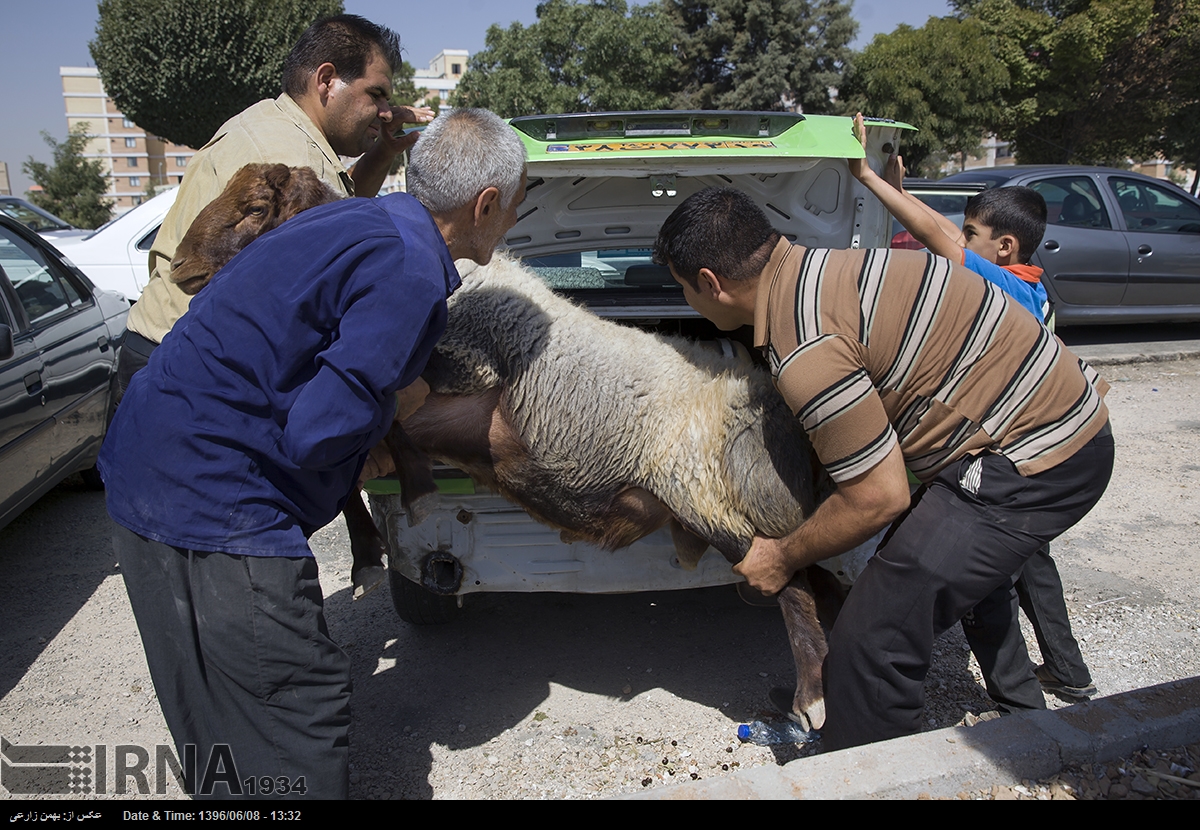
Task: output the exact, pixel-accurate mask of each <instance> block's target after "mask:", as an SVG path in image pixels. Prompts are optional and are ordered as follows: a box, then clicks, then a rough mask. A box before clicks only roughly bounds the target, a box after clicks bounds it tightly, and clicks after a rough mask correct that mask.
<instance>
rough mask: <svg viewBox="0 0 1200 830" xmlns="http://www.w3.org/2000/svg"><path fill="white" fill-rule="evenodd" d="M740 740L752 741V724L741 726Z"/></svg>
mask: <svg viewBox="0 0 1200 830" xmlns="http://www.w3.org/2000/svg"><path fill="white" fill-rule="evenodd" d="M738 740H739V741H748V740H750V724H748V723H743V724H742V725H741V726H739V727H738Z"/></svg>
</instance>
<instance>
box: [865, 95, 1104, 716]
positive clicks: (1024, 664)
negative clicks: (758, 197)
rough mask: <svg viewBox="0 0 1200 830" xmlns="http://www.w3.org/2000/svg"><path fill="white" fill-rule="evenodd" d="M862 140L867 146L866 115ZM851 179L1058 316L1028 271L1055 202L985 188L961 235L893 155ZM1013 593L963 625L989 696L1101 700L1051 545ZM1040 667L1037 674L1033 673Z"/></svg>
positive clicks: (1007, 288) (1033, 309)
mask: <svg viewBox="0 0 1200 830" xmlns="http://www.w3.org/2000/svg"><path fill="white" fill-rule="evenodd" d="M854 128H855V135H857V136H858V137H859V138H860V139H861V140H862V141H863V146H864V148H865V147H866V132H865V130H864V129H863V117H862V114H861V113H859V114H858V115H856V116H855V119H854ZM849 162H850V172H851V173H852V174H853V175H854V177H855V178H856V179H858V180H859V181H860V182H862V184H863V185H864V186H865V187H866V188H867V189H868V190H870V191H871V193H873V194H874V195H875V196H876V197H877V198H878V199H879V201H880V202H882V203H883V205H884V207H886V208H887V209H888V211H889V212H890V213H891V214H892V215H893V216H894V217H895V218H896V219H897V220H898V221H899V222H900V224H901V225H903V226H904V228H905V230H907V231H908V232H909V233H910V234H912V236H913V237H914V238H915V239H917V240H918V241H919V242H921V243H922V244H923V245H925V247H926V248H928V249H929V250H930V251H932V252H933V253H935V254H937V255H938V256H943V257H946V258H947V259H949V260H950V261H951V262H957V263H961V264H962V265H964V266H966V267H967V268H969V269H971V270H972V271H974V272H975V273H977V274H979V275H980V276H981V277H983V278H984V279H986V280H988V281H989V282H991V283H993V284H995V285H997V286H998V287H999V288H1000V289H1001V290H1003V291H1004V292H1005V293H1006V294H1008V295H1009V297H1011V298H1012V299H1013V300H1015V301H1016V302H1017V303H1019V304H1020V305H1021V306H1022V307H1023V308H1025V309H1026V310H1027V311H1029V313H1031V314H1033V315H1034V316H1035V317H1037V318H1038V319H1039V320H1042V321H1043V322H1045V323H1046V324H1047V325H1053V323H1052V318H1053V314H1052V309H1051V307H1050V302H1049V298H1048V297H1047V295H1046V289H1045V288H1043V287H1042V285H1041V281H1040V277H1041V274H1042V269H1041V268H1038V267H1036V266H1034V265H1030V264H1029V260H1030V258H1031V257H1032V256H1033V252H1034V251H1035V250H1037V246H1038V245H1039V244H1040V243H1041V241H1042V235H1043V234H1044V233H1045V230H1046V202H1045V200H1044V199H1043V198H1042V196H1041V194H1039V193H1038V192H1037V191H1035V190H1033V189H1031V188H1028V187H1004V188H993V189H990V190H985V191H983V192H981V193H978V194H976V195H975V196H973V197H971V199H970V200H969V201H968V202H967V206H966V210H965V218H964V221H963V227H962V229H961V230H960V229H959V228H958V226H957V225H955V224H954V223H953V222H951V221H950V220H949V219H947V218H946V217H945V216H943V215H942V214H940V213H938V212H937V211H935V210H933V209H932V208H931V207H929V206H928V205H926V204H925V203H924V202H922V201H921V200H920V199H917V198H916V197H915V196H913V195H912V194H910V193H906V192H905V191H904V189H903V186H902V178H903V171H904V166H903V162H902V159H901V158H900V157H899V156H898V155H896V154H892V155H891V157H890V158H889V159H888V163H887V168H886V169H885V171H884V176H883V177H880V176H879V175H877V174H876V173H875V172H874V171H873V170H871V168H870V166H869V165H868V164H867V162H866V159H850V160H849ZM1013 587H1014V590H1013V591H1007V590H998V591H997V592H995V593H994V594H993V595H992V596H989V597H988V598H986V599H985V600H984V601H983V602H981V603H980V604H979V605H977V606H976V607H975V609H974V610H972V611H971V612H970V613H969V614H968V615H967V616H966V617H965V618H964V619H963V621H962V622H963V632H964V633H965V634H966V637H967V642H968V643H969V644H970V646H971V650H972V651H973V652H974V653H975V657H976V659H977V660H978V661H979V665H980V670H981V672H982V674H983V677H984V681H985V683H986V685H987V690H988V695H989V696H990V697H991V698H992V700H994V701H996V703H997V704H998V706H999V708H1000V710H1001V711H1002V712H1008V711H1011V710H1013V709H1044V708H1045V706H1046V704H1045V700H1044V699H1043V697H1042V690H1043V689H1044V690H1045V691H1048V692H1052V693H1054V694H1056V695H1059V696H1061V697H1064V698H1066V699H1069V700H1072V701H1077V700H1086V699H1087V698H1089V697H1091V696H1092V695H1094V694H1096V687H1095V686H1094V685H1092V679H1091V673H1090V672H1089V671H1088V667H1087V664H1086V663H1085V662H1084V660H1083V655H1082V654H1081V653H1080V650H1079V644H1078V643H1077V642H1076V640H1075V637H1074V635H1073V634H1072V633H1071V624H1070V622H1069V620H1068V617H1067V608H1066V603H1065V602H1064V600H1063V589H1062V580H1061V578H1060V577H1059V575H1058V569H1057V568H1056V567H1055V565H1054V560H1053V559H1051V558H1050V551H1049V547H1048V546H1046V547H1043V548H1042V549H1041V550H1039V551H1038V552H1037V553H1036V554H1034V556H1033V557H1031V558H1030V559H1029V561H1028V562H1027V563H1026V565H1025V567H1024V568H1023V569H1022V572H1021V573H1020V574H1019V575H1018V577H1017V579H1016V581H1015V584H1014V586H1013ZM1018 603H1019V606H1020V608H1022V609H1023V610H1024V611H1025V614H1026V616H1027V617H1028V618H1029V620H1030V622H1031V623H1032V625H1033V629H1034V633H1035V635H1036V636H1037V640H1038V646H1039V648H1040V649H1041V652H1042V658H1043V660H1044V663H1043V665H1041V666H1038V667H1037V668H1036V669H1033V666H1032V664H1031V663H1030V662H1029V657H1028V652H1027V651H1026V648H1025V640H1024V638H1023V637H1022V636H1021V629H1020V625H1019V622H1018V619H1017V607H1018ZM1031 669H1032V671H1031Z"/></svg>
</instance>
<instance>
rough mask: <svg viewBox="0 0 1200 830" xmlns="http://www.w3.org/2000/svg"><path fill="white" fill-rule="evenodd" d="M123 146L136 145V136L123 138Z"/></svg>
mask: <svg viewBox="0 0 1200 830" xmlns="http://www.w3.org/2000/svg"><path fill="white" fill-rule="evenodd" d="M125 146H126V147H136V146H137V139H136V138H127V139H125Z"/></svg>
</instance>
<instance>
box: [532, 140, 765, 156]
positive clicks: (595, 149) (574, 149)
mask: <svg viewBox="0 0 1200 830" xmlns="http://www.w3.org/2000/svg"><path fill="white" fill-rule="evenodd" d="M774 146H775V142H774V141H762V140H759V139H746V140H744V141H616V142H611V143H605V144H547V145H546V152H547V153H641V152H646V151H653V150H754V149H764V148H773V147H774Z"/></svg>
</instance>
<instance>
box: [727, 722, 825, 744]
mask: <svg viewBox="0 0 1200 830" xmlns="http://www.w3.org/2000/svg"><path fill="white" fill-rule="evenodd" d="M737 736H738V740H739V741H742V742H745V743H752V744H758V745H759V746H771V745H772V744H806V743H810V742H812V741H815V740H817V739H818V738H820V737H821V733H820V732H817V731H816V730H813V731H812V732H809V731H808V730H806V729H805V728H804V727H803V726H801V725H800V724H798V723H792V722H791V721H790V720H789V721H784V722H783V723H782V724H780V725H778V726H776V725H774V724H770V723H763V722H762V721H760V720H756V721H754V722H753V723H743V724H742V725H741V726H739V727H738V728H737Z"/></svg>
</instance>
